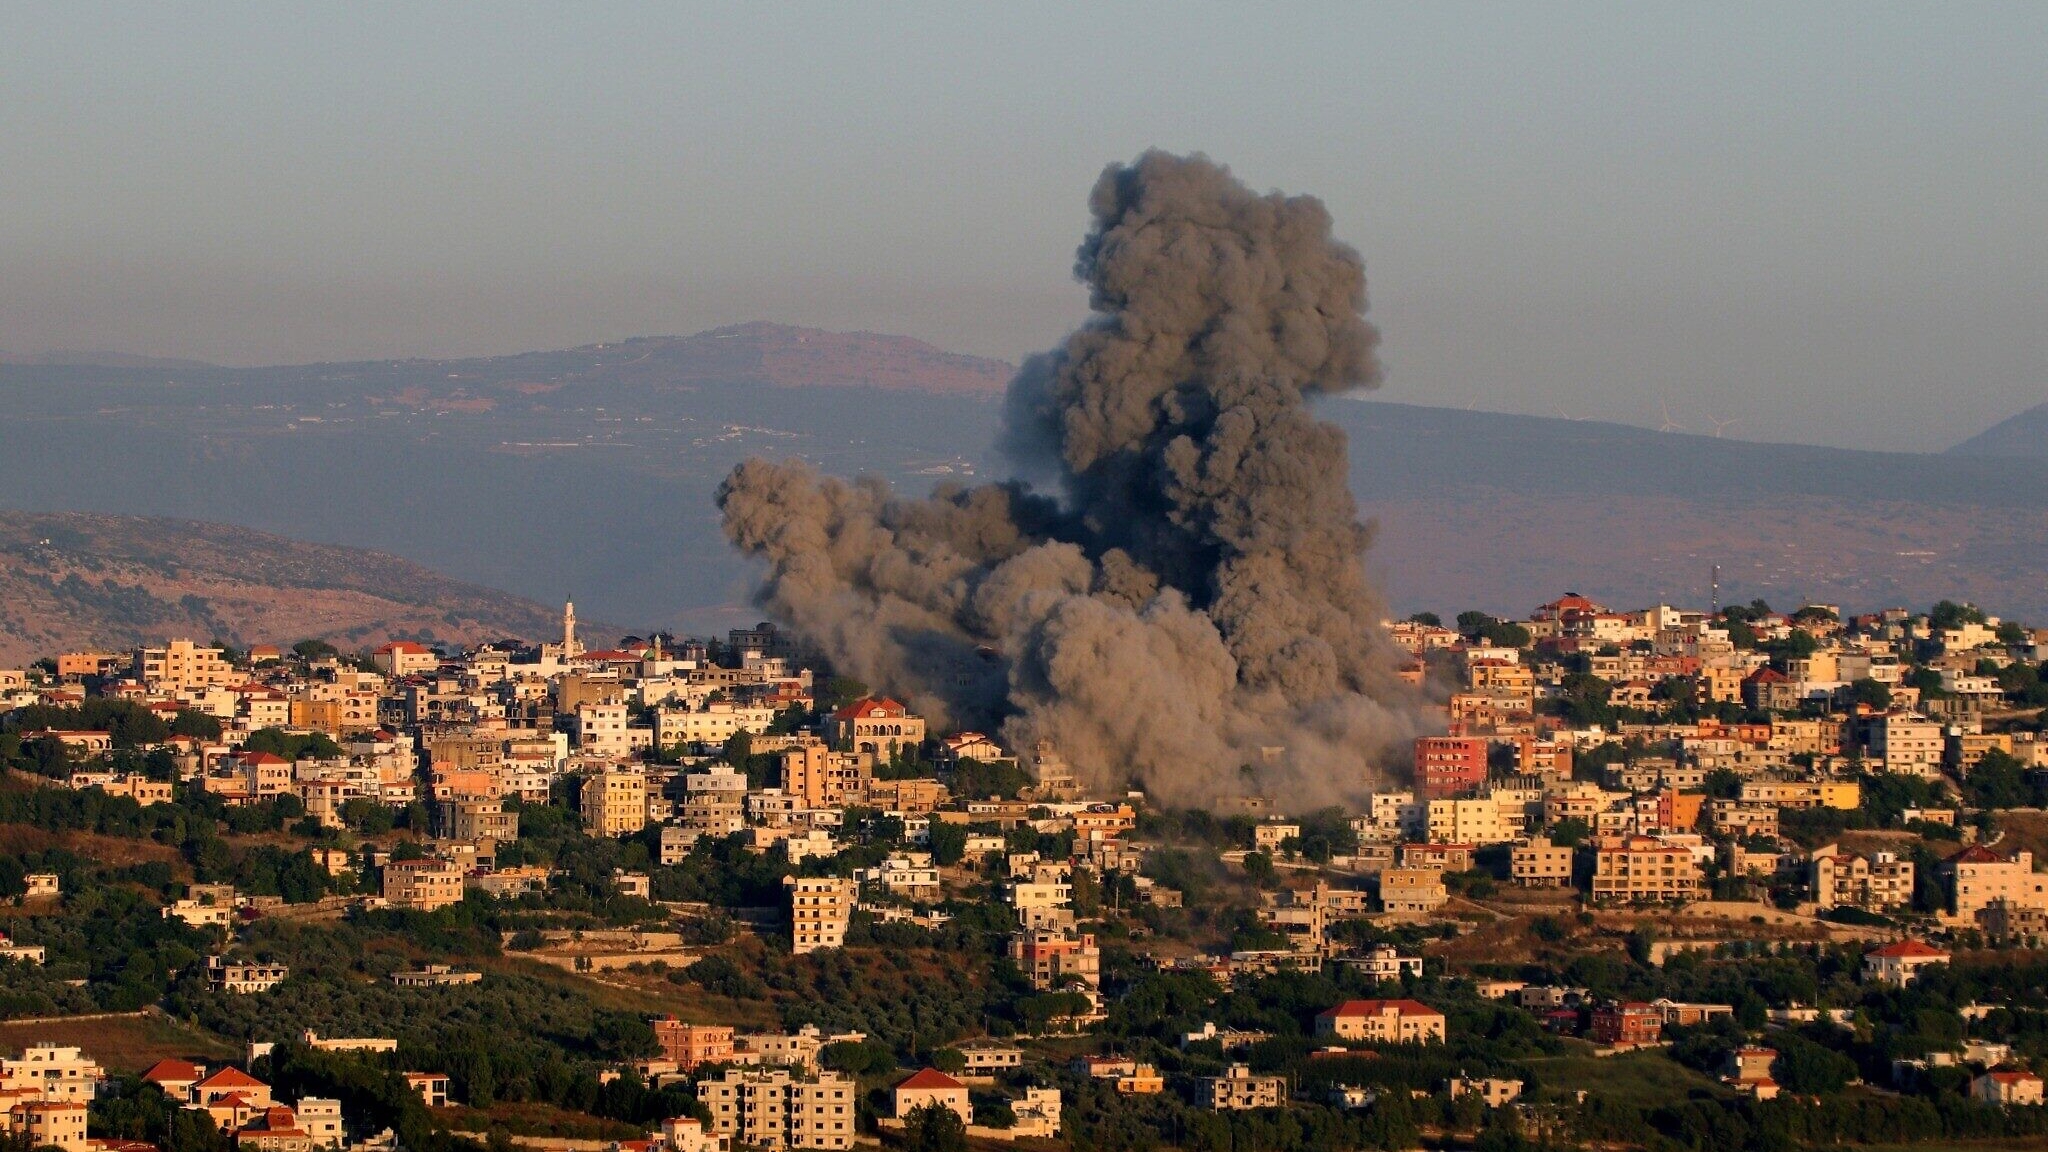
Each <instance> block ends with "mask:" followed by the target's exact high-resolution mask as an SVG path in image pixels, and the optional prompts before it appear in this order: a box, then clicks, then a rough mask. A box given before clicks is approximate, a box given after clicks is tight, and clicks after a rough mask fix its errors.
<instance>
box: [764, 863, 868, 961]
mask: <svg viewBox="0 0 2048 1152" xmlns="http://www.w3.org/2000/svg"><path fill="white" fill-rule="evenodd" d="M782 883H783V886H784V887H786V888H788V889H789V922H790V933H791V936H790V940H791V945H792V947H793V950H794V951H795V952H796V954H797V955H799V956H801V955H803V954H804V953H806V952H815V951H817V950H818V949H820V948H839V947H842V946H844V945H845V943H846V925H847V923H848V922H849V921H851V920H852V919H853V906H854V903H855V902H856V901H857V900H858V899H859V896H860V885H859V884H857V883H856V882H854V881H852V880H841V879H837V878H834V877H828V876H814V877H801V878H800V877H794V876H792V877H787V878H785V879H784V880H783V881H782Z"/></svg>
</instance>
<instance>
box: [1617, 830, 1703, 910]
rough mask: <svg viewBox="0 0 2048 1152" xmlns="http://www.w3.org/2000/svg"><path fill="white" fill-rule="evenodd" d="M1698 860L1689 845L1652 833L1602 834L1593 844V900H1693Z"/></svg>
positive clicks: (1696, 882) (1698, 865) (1698, 887)
mask: <svg viewBox="0 0 2048 1152" xmlns="http://www.w3.org/2000/svg"><path fill="white" fill-rule="evenodd" d="M1699 891H1700V864H1699V860H1698V858H1697V857H1695V856H1694V854H1693V851H1692V849H1691V848H1689V847H1686V846H1685V845H1682V844H1673V843H1670V842H1667V841H1665V840H1660V839H1657V838H1656V837H1653V836H1614V837H1603V838H1602V839H1601V840H1599V841H1598V842H1596V843H1595V844H1594V848H1593V897H1594V899H1596V900H1599V899H1606V900H1692V899H1695V898H1697V897H1698V896H1699Z"/></svg>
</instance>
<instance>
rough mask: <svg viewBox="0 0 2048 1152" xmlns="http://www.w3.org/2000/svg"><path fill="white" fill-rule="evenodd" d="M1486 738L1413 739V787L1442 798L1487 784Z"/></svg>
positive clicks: (1428, 796) (1431, 797) (1430, 797)
mask: <svg viewBox="0 0 2048 1152" xmlns="http://www.w3.org/2000/svg"><path fill="white" fill-rule="evenodd" d="M1486 753H1487V741H1486V740H1485V739H1484V738H1483V737H1478V736H1424V737H1421V738H1419V739H1417V740H1416V741H1415V789H1416V793H1417V794H1418V795H1419V796H1420V797H1421V798H1422V799H1423V800H1443V799H1447V798H1449V797H1452V796H1456V795H1458V794H1459V793H1462V792H1469V791H1471V790H1472V789H1474V788H1477V787H1479V786H1480V785H1481V784H1484V783H1486Z"/></svg>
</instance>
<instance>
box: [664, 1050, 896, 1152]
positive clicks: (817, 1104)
mask: <svg viewBox="0 0 2048 1152" xmlns="http://www.w3.org/2000/svg"><path fill="white" fill-rule="evenodd" d="M856 1091H857V1088H856V1086H855V1084H854V1083H853V1082H852V1081H851V1080H848V1079H847V1078H846V1077H844V1076H842V1075H840V1074H838V1073H836V1072H826V1073H822V1074H820V1075H818V1076H815V1077H805V1076H800V1075H795V1074H792V1073H791V1072H790V1070H789V1069H787V1068H730V1069H727V1070H726V1073H725V1075H724V1076H722V1077H720V1078H719V1079H716V1080H703V1081H700V1082H699V1083H698V1085H697V1100H698V1102H699V1103H701V1104H703V1105H704V1107H705V1108H706V1110H708V1111H709V1112H710V1114H711V1129H712V1131H714V1132H716V1133H718V1134H719V1135H720V1136H724V1137H727V1138H728V1139H730V1140H731V1141H732V1142H733V1143H735V1144H745V1145H750V1146H753V1147H758V1148H831V1149H839V1148H851V1147H853V1142H854V1138H855V1107H856V1103H857V1101H856V1097H855V1092H856Z"/></svg>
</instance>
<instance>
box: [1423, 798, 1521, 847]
mask: <svg viewBox="0 0 2048 1152" xmlns="http://www.w3.org/2000/svg"><path fill="white" fill-rule="evenodd" d="M1519 825H1520V822H1519V821H1517V822H1516V823H1515V824H1514V825H1510V824H1509V823H1508V822H1507V821H1506V820H1503V819H1502V818H1501V804H1500V802H1499V801H1497V800H1495V799H1493V798H1492V797H1482V798H1479V799H1474V800H1431V801H1430V802H1429V838H1430V840H1431V841H1432V842H1434V843H1438V844H1473V845H1479V846H1482V847H1483V846H1485V845H1488V844H1505V843H1507V842H1508V841H1509V840H1512V839H1514V836H1515V833H1516V832H1517V831H1519Z"/></svg>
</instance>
